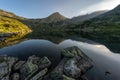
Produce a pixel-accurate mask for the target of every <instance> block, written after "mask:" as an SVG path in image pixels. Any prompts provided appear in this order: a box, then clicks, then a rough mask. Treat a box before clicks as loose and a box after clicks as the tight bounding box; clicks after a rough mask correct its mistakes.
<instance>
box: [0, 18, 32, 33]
mask: <svg viewBox="0 0 120 80" xmlns="http://www.w3.org/2000/svg"><path fill="white" fill-rule="evenodd" d="M30 31H31V30H30V29H29V28H28V27H27V26H26V25H24V24H23V23H21V22H20V21H18V20H16V19H12V18H8V17H3V16H0V33H18V34H19V33H20V34H23V33H28V32H30Z"/></svg>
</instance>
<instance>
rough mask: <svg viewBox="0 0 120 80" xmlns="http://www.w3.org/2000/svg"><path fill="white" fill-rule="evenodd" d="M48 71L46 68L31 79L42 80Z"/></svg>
mask: <svg viewBox="0 0 120 80" xmlns="http://www.w3.org/2000/svg"><path fill="white" fill-rule="evenodd" d="M47 71H48V69H47V68H45V69H43V70H42V71H40V72H38V73H37V74H36V75H35V76H34V77H33V78H31V79H30V80H38V79H42V76H44V75H45V74H46V73H47Z"/></svg>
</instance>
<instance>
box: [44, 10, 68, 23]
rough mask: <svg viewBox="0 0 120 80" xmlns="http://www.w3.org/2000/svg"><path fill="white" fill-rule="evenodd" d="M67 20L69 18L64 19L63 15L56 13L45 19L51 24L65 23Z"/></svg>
mask: <svg viewBox="0 0 120 80" xmlns="http://www.w3.org/2000/svg"><path fill="white" fill-rule="evenodd" d="M66 19H67V18H66V17H64V16H63V15H61V14H60V13H59V12H55V13H53V14H51V15H50V16H48V17H47V18H45V19H44V21H45V22H47V23H51V22H60V21H64V20H66Z"/></svg>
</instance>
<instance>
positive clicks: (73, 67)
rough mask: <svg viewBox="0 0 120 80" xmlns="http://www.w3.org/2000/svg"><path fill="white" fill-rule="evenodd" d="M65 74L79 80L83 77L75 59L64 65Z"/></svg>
mask: <svg viewBox="0 0 120 80" xmlns="http://www.w3.org/2000/svg"><path fill="white" fill-rule="evenodd" d="M64 73H65V74H66V75H68V76H71V77H73V78H78V77H80V76H81V69H80V68H79V67H78V65H77V61H76V59H75V58H72V59H69V60H68V61H66V63H65V65H64Z"/></svg>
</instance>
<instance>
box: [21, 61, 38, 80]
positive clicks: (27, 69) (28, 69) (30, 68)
mask: <svg viewBox="0 0 120 80" xmlns="http://www.w3.org/2000/svg"><path fill="white" fill-rule="evenodd" d="M37 70H38V66H37V65H36V64H33V63H31V62H27V63H25V64H24V65H23V66H22V67H21V68H20V73H21V76H22V79H23V80H24V79H27V78H29V77H31V76H32V74H34V73H35V72H36V71H37ZM30 75H31V76H30Z"/></svg>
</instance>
